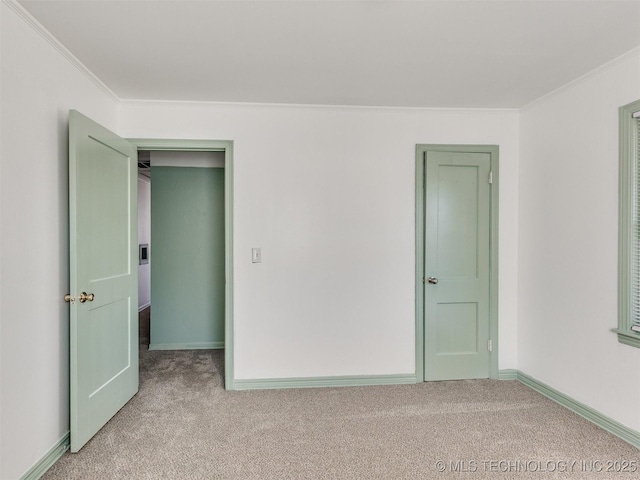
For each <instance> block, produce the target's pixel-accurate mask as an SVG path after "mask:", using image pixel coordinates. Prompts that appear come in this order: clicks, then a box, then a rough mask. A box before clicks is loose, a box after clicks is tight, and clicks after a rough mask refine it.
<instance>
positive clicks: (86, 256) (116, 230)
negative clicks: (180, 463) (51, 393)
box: [68, 111, 138, 452]
mask: <svg viewBox="0 0 640 480" xmlns="http://www.w3.org/2000/svg"><path fill="white" fill-rule="evenodd" d="M137 224H138V220H137V152H136V150H135V148H134V147H133V146H132V145H131V144H129V143H128V142H127V141H125V140H123V139H121V138H120V137H118V136H116V135H115V134H113V133H111V132H110V131H108V130H106V129H105V128H103V127H101V126H100V125H98V124H97V123H95V122H93V121H92V120H90V119H89V118H87V117H85V116H83V115H82V114H80V113H78V112H76V111H71V112H69V228H70V234H69V235H70V236H69V249H70V252H69V257H70V271H69V277H70V286H71V292H70V295H71V297H72V298H69V299H68V300H70V302H71V304H70V403H71V405H70V408H71V451H73V452H77V451H78V450H80V448H82V446H83V445H84V444H85V443H87V441H89V440H90V439H91V437H92V436H93V435H95V433H96V432H97V431H98V430H100V428H102V426H103V425H104V424H105V423H106V422H107V421H108V420H109V419H110V418H111V417H112V416H113V415H114V414H115V413H116V412H117V411H118V410H120V408H122V406H123V405H124V404H126V403H127V401H128V400H129V399H130V398H131V397H132V396H133V395H135V393H136V392H137V391H138V315H137V312H138V299H137V298H138V269H137V263H138V262H137V257H138V253H137V252H138V247H137V237H138V233H137Z"/></svg>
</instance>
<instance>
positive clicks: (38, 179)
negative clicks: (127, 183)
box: [0, 2, 117, 479]
mask: <svg viewBox="0 0 640 480" xmlns="http://www.w3.org/2000/svg"><path fill="white" fill-rule="evenodd" d="M0 8H1V9H2V26H1V38H2V40H1V43H2V73H1V77H2V86H1V88H2V90H1V102H2V111H1V113H0V115H1V122H2V123H1V125H2V127H1V130H2V131H1V135H2V140H1V142H2V143H1V149H2V150H1V152H0V153H1V154H0V157H1V158H2V178H1V180H0V185H1V187H0V192H1V197H0V212H1V216H2V232H1V237H0V241H1V243H2V250H1V256H0V266H1V270H2V278H3V280H4V281H3V282H2V286H1V288H0V294H1V298H2V302H1V306H0V313H1V319H2V339H1V342H2V344H1V347H0V350H1V353H0V358H1V365H2V370H1V372H0V391H1V392H2V394H1V397H2V405H1V407H2V410H1V412H0V417H1V419H2V432H1V434H0V439H1V440H0V441H1V445H0V452H1V456H2V466H1V467H0V468H1V469H0V478H3V479H14V478H18V477H20V476H21V475H22V474H24V473H25V472H26V471H27V470H28V469H29V468H30V467H31V466H32V465H33V464H34V463H35V462H36V461H38V460H40V459H41V458H42V457H43V456H44V454H45V453H46V452H48V451H49V449H50V448H52V447H53V446H54V445H55V444H56V442H58V441H59V440H60V439H61V438H62V437H63V436H64V435H65V434H66V432H67V431H68V429H69V395H68V390H69V383H68V382H69V380H68V368H69V361H68V358H69V344H68V337H69V329H68V323H69V307H68V305H67V304H66V303H64V301H63V296H64V294H65V293H68V292H67V289H68V284H69V271H68V262H69V257H68V248H69V247H68V220H67V218H68V213H67V204H68V202H67V188H68V182H67V172H68V167H67V115H68V110H69V109H70V108H75V109H78V110H80V111H82V112H83V113H85V114H86V115H89V116H91V117H93V118H94V119H96V120H97V121H98V122H100V123H102V124H104V125H105V126H107V127H109V128H115V126H116V117H117V114H116V112H117V105H116V103H115V101H114V100H112V99H111V98H110V97H109V96H108V95H107V94H106V93H104V91H102V90H101V89H99V88H98V87H97V86H96V85H95V84H94V83H92V82H91V81H90V80H89V79H88V77H87V76H85V75H83V74H82V73H81V72H80V71H79V70H78V69H77V68H76V67H74V66H73V65H72V64H71V63H70V62H69V61H67V60H66V59H65V58H64V57H63V56H62V55H61V54H60V53H59V52H58V51H57V50H56V49H55V48H54V46H53V45H52V44H51V43H49V42H47V41H46V40H45V39H44V38H43V37H42V36H41V35H39V34H38V33H36V31H35V30H34V29H33V28H32V27H31V26H29V25H28V24H27V23H26V22H25V21H23V20H22V19H21V18H20V17H19V15H18V13H17V10H14V8H13V7H10V6H9V5H8V4H7V3H4V2H2V3H1V7H0Z"/></svg>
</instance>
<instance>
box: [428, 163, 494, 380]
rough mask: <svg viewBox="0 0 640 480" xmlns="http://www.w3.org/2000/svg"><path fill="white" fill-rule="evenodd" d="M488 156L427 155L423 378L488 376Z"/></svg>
mask: <svg viewBox="0 0 640 480" xmlns="http://www.w3.org/2000/svg"><path fill="white" fill-rule="evenodd" d="M490 168H491V156H490V154H488V153H467V152H439V151H428V152H427V153H426V154H425V176H426V178H425V187H426V188H425V257H424V258H425V267H424V268H425V277H427V278H428V277H434V278H436V279H437V283H429V282H425V290H424V298H425V318H424V345H425V355H424V373H425V380H453V379H464V378H487V377H489V372H490V364H489V361H490V354H489V350H488V341H489V332H490V329H489V293H490V290H489V280H490V279H489V273H490V271H489V265H490V263H489V262H490V211H491V209H490V206H491V205H490V185H489V172H490Z"/></svg>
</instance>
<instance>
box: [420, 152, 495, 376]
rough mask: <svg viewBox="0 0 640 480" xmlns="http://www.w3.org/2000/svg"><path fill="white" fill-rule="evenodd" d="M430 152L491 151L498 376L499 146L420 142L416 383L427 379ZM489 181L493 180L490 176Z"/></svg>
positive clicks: (491, 323)
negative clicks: (426, 254) (427, 175)
mask: <svg viewBox="0 0 640 480" xmlns="http://www.w3.org/2000/svg"><path fill="white" fill-rule="evenodd" d="M429 151H439V152H462V153H488V154H489V155H490V156H491V172H492V177H493V178H492V184H491V196H490V202H491V205H490V220H489V222H490V227H489V257H490V258H489V266H490V268H489V270H490V271H489V335H490V338H491V341H492V344H493V345H492V351H491V352H490V354H489V356H490V365H489V378H492V379H497V378H498V344H499V342H498V206H499V203H498V191H499V188H498V185H499V179H500V172H499V158H498V155H499V147H498V145H441V144H417V145H416V278H415V288H416V328H415V332H416V333H415V335H416V382H418V383H420V382H424V283H423V282H424V278H425V276H424V275H425V271H424V260H425V259H424V249H425V211H424V202H425V194H426V192H425V154H426V152H429ZM487 181H489V179H487Z"/></svg>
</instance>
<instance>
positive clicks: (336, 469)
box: [44, 347, 640, 480]
mask: <svg viewBox="0 0 640 480" xmlns="http://www.w3.org/2000/svg"><path fill="white" fill-rule="evenodd" d="M141 350H142V354H141V371H140V374H141V379H140V380H141V381H140V392H139V393H138V394H137V395H136V396H135V397H134V398H133V399H132V400H131V401H130V402H129V404H128V405H127V406H125V407H124V408H123V409H122V410H121V411H120V412H119V413H118V414H117V415H116V416H115V417H114V418H113V419H112V420H111V421H110V422H109V423H108V424H107V425H106V426H105V427H104V428H103V429H102V430H101V431H100V432H99V433H98V434H97V435H96V436H95V438H94V439H93V440H91V441H90V442H89V443H88V444H87V445H86V446H85V447H84V448H83V449H82V450H81V452H80V453H77V454H71V453H67V454H65V455H64V456H63V457H62V458H61V459H60V460H59V461H58V462H57V463H56V464H55V465H54V466H53V467H52V468H51V469H50V470H49V472H47V474H46V475H45V477H44V478H45V479H47V480H53V479H65V480H68V479H218V478H220V479H374V478H375V479H395V478H398V479H400V478H411V479H414V478H415V479H431V478H434V479H438V478H455V479H475V480H480V479H485V478H486V479H505V480H506V479H518V478H531V479H539V480H543V479H553V478H575V479H588V478H593V479H606V478H629V479H631V478H640V473H639V472H638V470H639V469H640V464H639V462H640V451H639V450H637V449H636V448H634V447H632V446H630V445H628V444H627V443H625V442H623V441H622V440H619V439H618V438H617V437H615V436H613V435H610V434H609V433H607V432H605V431H603V430H601V429H599V428H598V427H596V426H594V425H592V424H591V423H589V422H587V421H586V420H584V419H582V418H580V417H579V416H577V415H575V414H573V413H571V412H569V411H568V410H566V409H565V408H563V407H561V406H559V405H557V404H555V403H554V402H552V401H550V400H548V399H546V398H544V397H542V396H541V395H539V394H537V393H535V392H534V391H532V390H530V389H529V388H528V387H526V386H524V385H522V384H520V383H518V382H515V381H494V380H472V381H457V382H435V383H424V384H419V385H403V386H376V387H345V388H319V389H295V390H293V389H291V390H263V391H249V392H227V391H225V390H223V389H222V384H223V378H222V375H223V371H224V369H223V352H222V351H205V350H199V351H198V350H196V351H178V352H169V351H154V352H149V351H146V350H145V349H144V348H142V347H141ZM625 462H627V463H625ZM625 465H626V468H627V469H628V470H635V471H633V472H628V473H616V472H607V471H606V470H607V469H612V470H619V469H622V468H623V467H624V466H625Z"/></svg>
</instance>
